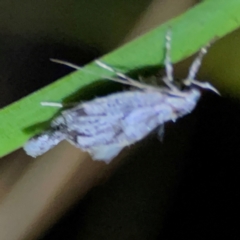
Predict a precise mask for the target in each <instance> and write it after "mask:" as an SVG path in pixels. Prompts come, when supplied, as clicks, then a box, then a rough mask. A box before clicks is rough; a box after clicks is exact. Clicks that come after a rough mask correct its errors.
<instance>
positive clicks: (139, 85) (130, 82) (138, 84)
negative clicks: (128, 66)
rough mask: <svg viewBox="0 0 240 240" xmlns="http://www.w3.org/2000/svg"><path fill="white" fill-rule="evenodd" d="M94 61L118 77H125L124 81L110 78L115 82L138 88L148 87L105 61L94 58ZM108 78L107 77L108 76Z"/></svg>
mask: <svg viewBox="0 0 240 240" xmlns="http://www.w3.org/2000/svg"><path fill="white" fill-rule="evenodd" d="M95 63H96V64H97V65H98V66H99V67H102V68H104V69H106V70H108V71H110V72H113V73H115V74H116V75H117V76H118V77H120V78H123V79H125V80H126V81H123V80H121V79H116V78H111V79H112V80H113V81H116V82H121V83H123V84H126V85H130V86H133V87H137V88H140V89H146V88H149V86H148V85H147V84H143V83H141V82H138V81H136V80H134V79H132V78H130V77H128V76H127V75H125V74H123V73H121V72H118V71H116V70H115V69H113V68H112V67H110V66H109V65H107V64H106V63H103V62H101V61H99V60H96V61H95ZM108 79H109V78H108Z"/></svg>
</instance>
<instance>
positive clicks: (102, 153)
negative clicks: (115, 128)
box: [88, 144, 123, 164]
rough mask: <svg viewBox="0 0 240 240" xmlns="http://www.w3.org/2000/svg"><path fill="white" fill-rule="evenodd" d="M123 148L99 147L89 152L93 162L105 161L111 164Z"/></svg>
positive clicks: (113, 146) (114, 146)
mask: <svg viewBox="0 0 240 240" xmlns="http://www.w3.org/2000/svg"><path fill="white" fill-rule="evenodd" d="M122 149H123V146H119V145H117V144H114V145H106V146H99V147H92V148H90V149H89V150H88V152H89V154H90V155H91V157H92V159H93V160H96V161H104V162H105V163H107V164H108V163H110V162H111V161H112V160H113V158H114V157H116V156H117V155H118V154H119V153H120V152H121V150H122Z"/></svg>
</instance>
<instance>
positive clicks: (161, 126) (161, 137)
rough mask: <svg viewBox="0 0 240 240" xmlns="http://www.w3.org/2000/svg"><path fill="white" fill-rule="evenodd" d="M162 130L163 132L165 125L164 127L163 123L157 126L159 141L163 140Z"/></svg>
mask: <svg viewBox="0 0 240 240" xmlns="http://www.w3.org/2000/svg"><path fill="white" fill-rule="evenodd" d="M164 132H165V127H164V124H162V125H160V126H159V127H158V139H159V140H160V141H161V142H163V137H164Z"/></svg>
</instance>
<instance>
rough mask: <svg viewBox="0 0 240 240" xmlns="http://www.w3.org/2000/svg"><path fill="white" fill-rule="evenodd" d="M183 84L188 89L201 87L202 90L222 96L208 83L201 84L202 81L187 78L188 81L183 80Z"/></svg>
mask: <svg viewBox="0 0 240 240" xmlns="http://www.w3.org/2000/svg"><path fill="white" fill-rule="evenodd" d="M183 84H184V86H186V87H199V88H202V89H207V90H210V91H213V92H215V93H216V94H218V95H220V93H219V91H218V90H217V89H216V88H215V87H213V86H212V85H211V84H210V83H208V82H200V81H197V80H194V79H188V78H187V79H184V80H183Z"/></svg>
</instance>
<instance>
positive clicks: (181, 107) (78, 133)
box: [24, 31, 218, 163]
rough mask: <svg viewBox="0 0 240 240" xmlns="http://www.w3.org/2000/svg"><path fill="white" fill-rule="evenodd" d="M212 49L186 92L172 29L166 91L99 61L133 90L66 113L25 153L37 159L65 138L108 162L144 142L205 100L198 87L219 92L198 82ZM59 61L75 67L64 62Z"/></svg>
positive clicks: (193, 73) (168, 37) (195, 63)
mask: <svg viewBox="0 0 240 240" xmlns="http://www.w3.org/2000/svg"><path fill="white" fill-rule="evenodd" d="M208 47H209V45H207V46H205V47H202V48H201V50H200V51H199V53H198V55H197V57H196V58H195V60H194V61H193V63H192V65H191V66H190V69H189V73H188V76H187V78H186V79H183V80H182V84H183V86H184V90H180V89H179V88H178V87H177V85H176V84H175V82H174V79H173V67H172V63H171V59H170V49H171V32H170V31H168V32H167V34H166V56H165V61H164V64H165V70H166V76H165V77H163V78H162V81H163V82H164V83H165V85H166V86H165V87H156V86H151V85H147V84H145V83H141V82H138V81H135V80H133V79H132V78H130V77H128V76H126V75H124V74H123V73H120V72H117V71H115V70H114V69H113V68H111V67H110V66H108V65H107V64H105V63H102V62H100V61H96V64H98V65H99V66H100V67H102V68H104V69H106V70H108V71H112V72H114V73H115V74H116V76H117V77H116V78H109V79H111V80H113V81H116V82H120V83H123V84H127V85H130V86H132V87H134V90H132V89H131V90H129V91H124V92H119V93H113V94H110V95H108V96H105V97H100V98H97V99H94V100H92V101H88V102H85V103H81V104H78V105H76V106H75V107H73V108H71V109H68V110H65V111H63V112H62V114H61V115H60V116H59V117H57V118H55V119H54V120H53V121H52V123H51V128H50V130H49V131H46V132H44V133H42V134H41V135H38V136H35V137H33V138H32V139H30V140H29V141H28V142H27V143H26V144H25V146H24V150H25V151H26V153H27V154H28V155H31V156H33V157H36V156H39V155H41V154H43V153H45V152H46V151H48V150H49V149H51V148H53V147H54V146H56V145H57V144H58V143H59V142H60V141H62V140H67V141H69V142H70V143H72V144H73V145H74V146H76V147H77V148H80V149H81V150H83V151H86V152H88V153H89V154H90V155H91V156H92V158H93V159H94V160H102V161H104V162H106V163H109V162H110V161H111V160H112V159H113V158H114V157H115V156H117V155H118V154H119V153H120V151H121V150H122V149H123V148H124V147H126V146H129V145H131V144H133V143H135V142H137V141H139V140H141V139H143V138H144V137H145V136H147V135H148V134H149V133H150V132H151V131H152V130H154V129H156V128H157V127H160V126H163V124H164V123H165V122H168V121H176V119H178V118H179V117H182V116H184V115H186V114H188V113H190V112H191V111H192V110H193V109H194V108H195V106H196V104H197V102H198V100H199V98H200V96H201V93H200V90H199V88H204V89H209V90H212V91H214V92H216V93H218V91H217V90H216V89H215V88H214V87H213V86H211V85H210V84H209V83H203V82H199V81H197V80H195V76H196V73H197V71H198V69H199V67H200V65H201V62H202V58H203V56H204V55H205V54H206V53H207V49H208ZM57 62H59V63H63V64H66V65H69V66H73V67H75V66H74V65H71V64H68V63H66V62H61V61H58V60H57ZM76 68H77V67H76ZM49 105H51V103H49Z"/></svg>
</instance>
